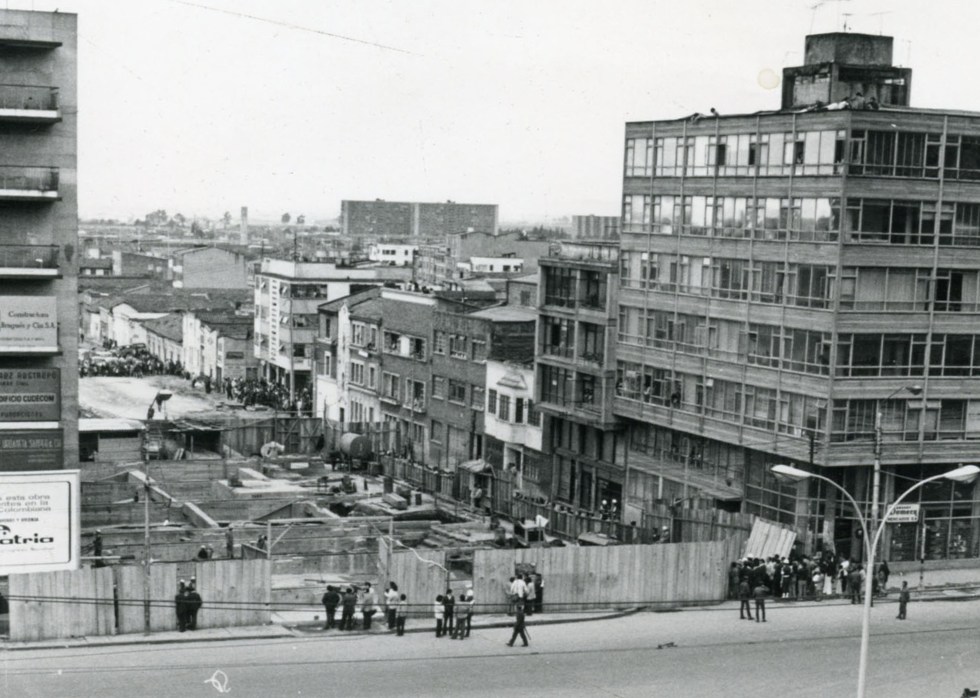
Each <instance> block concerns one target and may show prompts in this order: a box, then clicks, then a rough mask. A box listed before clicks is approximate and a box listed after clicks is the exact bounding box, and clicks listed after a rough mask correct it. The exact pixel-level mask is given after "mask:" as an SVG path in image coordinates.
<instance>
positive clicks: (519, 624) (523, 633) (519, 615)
mask: <svg viewBox="0 0 980 698" xmlns="http://www.w3.org/2000/svg"><path fill="white" fill-rule="evenodd" d="M525 627H526V626H525V625H524V604H523V603H519V604H517V609H516V611H515V616H514V634H513V635H511V636H510V642H508V643H507V646H508V647H513V646H514V640H516V639H517V637H518V635H519V636H520V638H521V640H522V641H523V642H524V645H523V646H524V647H527V645H528V641H527V630H526V629H525Z"/></svg>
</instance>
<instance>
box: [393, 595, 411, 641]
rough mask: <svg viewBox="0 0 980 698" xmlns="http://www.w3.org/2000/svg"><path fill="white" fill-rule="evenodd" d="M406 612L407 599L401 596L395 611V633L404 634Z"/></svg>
mask: <svg viewBox="0 0 980 698" xmlns="http://www.w3.org/2000/svg"><path fill="white" fill-rule="evenodd" d="M407 610H408V597H407V596H406V595H405V594H402V595H401V596H400V597H399V599H398V607H397V608H396V609H395V633H396V634H397V635H404V634H405V613H406V611H407Z"/></svg>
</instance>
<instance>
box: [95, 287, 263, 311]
mask: <svg viewBox="0 0 980 698" xmlns="http://www.w3.org/2000/svg"><path fill="white" fill-rule="evenodd" d="M251 301H252V290H251V289H194V290H193V291H186V290H178V289H172V290H171V291H170V292H169V293H129V294H126V295H125V296H120V295H117V296H115V299H114V301H113V303H112V305H111V307H113V308H115V307H116V306H119V305H122V304H124V303H125V304H126V305H129V306H130V307H131V308H133V310H135V311H137V312H139V313H169V312H173V311H175V310H221V309H228V310H234V309H235V308H238V307H240V306H242V305H248V304H250V303H251Z"/></svg>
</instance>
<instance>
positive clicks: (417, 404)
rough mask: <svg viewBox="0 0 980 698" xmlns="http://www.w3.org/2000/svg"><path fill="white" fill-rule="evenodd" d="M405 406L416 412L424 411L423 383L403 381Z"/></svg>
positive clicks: (410, 380)
mask: <svg viewBox="0 0 980 698" xmlns="http://www.w3.org/2000/svg"><path fill="white" fill-rule="evenodd" d="M405 405H406V406H407V407H411V408H412V409H413V410H415V411H416V412H422V411H424V410H425V383H424V382H422V381H417V380H413V379H411V378H406V379H405Z"/></svg>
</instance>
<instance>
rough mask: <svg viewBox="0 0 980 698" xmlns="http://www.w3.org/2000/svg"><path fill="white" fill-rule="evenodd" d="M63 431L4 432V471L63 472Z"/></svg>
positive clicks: (0, 440) (0, 448) (0, 465)
mask: <svg viewBox="0 0 980 698" xmlns="http://www.w3.org/2000/svg"><path fill="white" fill-rule="evenodd" d="M64 454H65V433H64V431H63V430H62V429H24V430H21V431H7V430H0V472H9V471H12V470H59V469H61V468H63V467H64V466H65V463H64V458H65V455H64Z"/></svg>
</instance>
